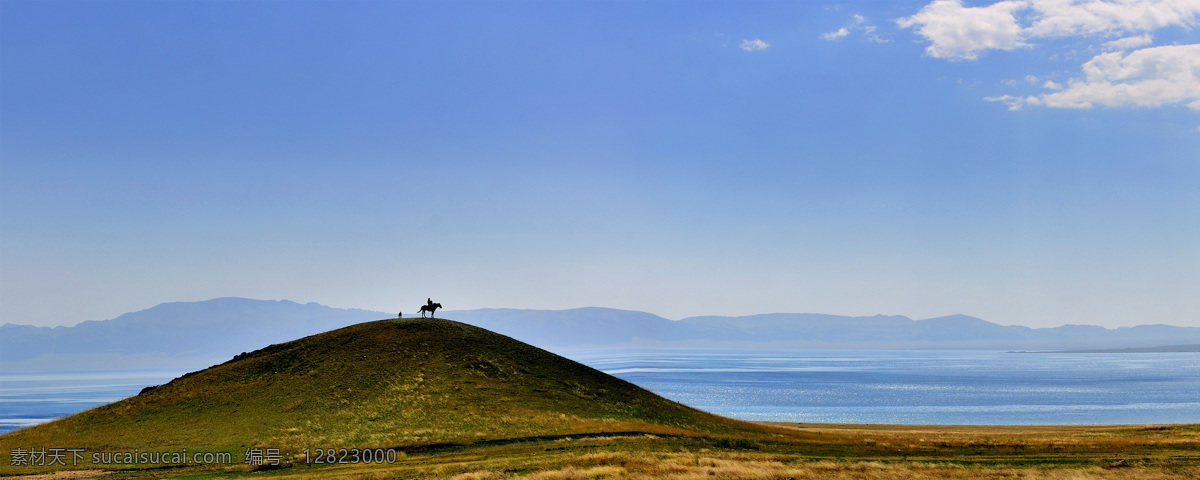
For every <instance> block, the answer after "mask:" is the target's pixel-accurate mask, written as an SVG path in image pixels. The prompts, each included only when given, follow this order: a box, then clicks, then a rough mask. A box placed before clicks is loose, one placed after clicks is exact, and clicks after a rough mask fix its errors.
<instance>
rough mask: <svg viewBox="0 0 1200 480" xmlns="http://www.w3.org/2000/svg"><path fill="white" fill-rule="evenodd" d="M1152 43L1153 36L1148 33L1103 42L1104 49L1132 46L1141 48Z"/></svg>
mask: <svg viewBox="0 0 1200 480" xmlns="http://www.w3.org/2000/svg"><path fill="white" fill-rule="evenodd" d="M1151 43H1154V36H1152V35H1150V34H1149V33H1146V34H1142V35H1138V36H1136V37H1125V38H1120V39H1117V40H1113V41H1111V42H1104V45H1103V46H1104V49H1105V50H1108V51H1113V50H1117V51H1125V50H1131V49H1134V48H1142V47H1145V46H1147V45H1150V44H1151Z"/></svg>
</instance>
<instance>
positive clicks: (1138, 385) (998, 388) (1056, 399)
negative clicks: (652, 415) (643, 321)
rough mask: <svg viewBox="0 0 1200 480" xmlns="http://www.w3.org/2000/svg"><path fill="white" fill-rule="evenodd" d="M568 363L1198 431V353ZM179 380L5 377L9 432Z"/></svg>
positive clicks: (854, 404)
mask: <svg viewBox="0 0 1200 480" xmlns="http://www.w3.org/2000/svg"><path fill="white" fill-rule="evenodd" d="M559 353H560V354H563V355H564V356H567V357H569V358H572V359H574V360H577V361H580V362H582V363H585V364H587V365H590V366H592V367H595V368H597V369H600V370H603V371H605V372H608V373H610V374H613V375H615V376H617V377H620V378H623V379H625V380H628V381H630V382H633V383H635V384H638V385H641V386H643V387H645V388H648V389H650V390H652V391H654V392H656V393H658V394H660V395H662V396H664V397H667V398H670V399H672V400H676V401H679V402H682V403H685V404H688V405H691V406H694V407H697V408H700V409H702V410H707V411H709V412H713V413H716V414H720V415H725V416H728V417H733V418H740V419H745V420H773V421H788V422H837V423H898V424H972V425H1039V424H1046V425H1049V424H1144V423H1200V353H1129V354H1113V353H1077V354H1019V353H1005V352H987V351H985V352H981V351H875V350H853V351H851V350H696V349H597V350H567V351H560V352H559ZM183 373H184V372H183V371H175V370H114V371H86V372H85V371H79V372H0V433H2V432H7V431H10V430H13V429H16V428H20V427H23V426H27V425H32V424H36V423H39V422H43V421H46V420H49V419H52V418H57V417H61V416H64V415H69V414H71V413H75V412H78V411H82V410H85V409H88V408H91V407H93V406H96V405H101V404H104V403H108V402H113V401H116V400H119V399H121V398H124V397H128V396H131V395H135V394H137V393H138V391H140V390H141V389H142V388H143V387H146V386H148V385H158V384H162V383H165V382H167V381H169V380H170V379H172V378H174V377H177V376H179V375H182V374H183Z"/></svg>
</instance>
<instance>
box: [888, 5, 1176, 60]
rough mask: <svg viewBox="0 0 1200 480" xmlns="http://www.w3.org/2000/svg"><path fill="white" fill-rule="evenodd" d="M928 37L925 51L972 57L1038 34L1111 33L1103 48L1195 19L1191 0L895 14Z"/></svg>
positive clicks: (1025, 42)
mask: <svg viewBox="0 0 1200 480" xmlns="http://www.w3.org/2000/svg"><path fill="white" fill-rule="evenodd" d="M896 23H897V24H898V25H899V26H900V27H901V28H915V30H916V32H917V33H918V34H919V35H921V36H923V37H925V39H926V40H928V41H929V42H930V45H929V47H927V48H926V49H925V52H926V53H927V54H928V55H929V56H932V57H937V58H946V59H950V60H975V59H977V58H979V56H980V55H981V54H983V53H986V52H987V51H989V50H1013V49H1015V48H1019V47H1025V46H1030V45H1031V43H1030V42H1031V41H1032V40H1035V39H1039V38H1053V37H1067V36H1101V37H1113V36H1118V35H1126V38H1123V39H1118V40H1114V41H1112V42H1109V43H1108V44H1106V45H1110V46H1109V50H1127V49H1131V48H1138V47H1142V46H1146V45H1149V44H1150V42H1151V41H1152V37H1149V36H1146V35H1140V34H1146V33H1148V32H1152V31H1154V30H1157V29H1160V28H1165V27H1169V26H1182V27H1190V26H1196V25H1200V1H1197V0H1082V1H1079V0H1005V1H1001V2H996V3H993V4H991V5H987V6H982V7H964V6H963V5H962V1H961V0H934V1H933V2H931V3H929V4H928V5H926V6H925V7H924V8H922V9H921V11H920V12H917V14H916V15H913V16H911V17H906V18H901V19H899V20H896Z"/></svg>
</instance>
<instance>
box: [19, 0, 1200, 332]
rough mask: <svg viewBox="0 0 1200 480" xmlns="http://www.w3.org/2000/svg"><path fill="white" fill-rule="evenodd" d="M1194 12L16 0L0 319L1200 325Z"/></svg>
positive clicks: (1003, 5) (989, 6) (1134, 7)
mask: <svg viewBox="0 0 1200 480" xmlns="http://www.w3.org/2000/svg"><path fill="white" fill-rule="evenodd" d="M1196 27H1200V6H1198V5H1196V4H1195V2H1194V1H1172V0H1164V1H1144V0H1123V1H1120V2H1117V1H1116V0H1113V1H1105V0H1085V1H1075V2H1065V3H1063V2H1050V1H1048V0H1016V1H1006V2H990V1H984V2H968V3H966V4H963V3H959V2H956V1H952V0H937V1H934V2H925V1H913V2H842V3H838V2H819V1H806V2H486V3H482V2H481V3H476V2H449V3H445V2H289V3H284V2H132V1H131V2H105V1H95V2H21V1H8V0H6V1H3V2H0V187H2V189H0V318H2V320H0V321H3V322H11V323H30V324H36V325H71V324H75V323H77V322H79V321H84V320H94V319H106V318H112V317H115V316H117V315H119V314H121V313H124V312H127V311H133V310H139V309H144V308H148V307H150V306H153V305H155V304H157V303H161V302H168V301H191V300H203V299H208V298H213V297H219V296H242V297H252V298H265V299H272V298H275V299H279V298H283V299H290V300H294V301H300V302H309V301H315V302H319V303H323V304H327V305H332V306H337V307H354V308H368V309H378V310H383V311H397V310H404V311H409V310H415V307H416V306H418V305H419V304H420V303H421V302H423V301H424V299H425V298H426V297H434V298H435V299H436V300H440V301H441V302H442V303H443V304H445V305H446V307H447V308H450V309H469V308H481V307H513V308H544V309H559V308H573V307H582V306H605V307H613V308H622V309H633V310H643V311H648V312H651V313H655V314H659V315H662V316H665V317H668V318H682V317H686V316H691V315H703V314H716V315H740V314H752V313H766V312H816V313H831V314H845V315H873V314H877V313H883V314H900V315H908V316H910V317H913V318H927V317H934V316H941V315H949V314H954V313H964V314H969V315H974V316H978V317H980V318H984V319H986V320H989V321H993V322H997V323H1001V324H1019V325H1029V326H1057V325H1062V324H1070V323H1089V324H1099V325H1105V326H1109V327H1113V326H1121V325H1136V324H1145V323H1168V324H1175V325H1192V326H1200V45H1197V44H1198V43H1200V41H1198V38H1200V36H1198V34H1197V33H1196Z"/></svg>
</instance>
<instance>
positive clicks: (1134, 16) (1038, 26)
mask: <svg viewBox="0 0 1200 480" xmlns="http://www.w3.org/2000/svg"><path fill="white" fill-rule="evenodd" d="M1030 5H1031V7H1032V8H1033V10H1034V11H1035V16H1034V18H1035V20H1034V22H1033V24H1032V25H1031V26H1030V27H1029V29H1028V35H1029V36H1032V37H1055V36H1068V35H1099V34H1111V33H1113V32H1130V33H1135V32H1149V31H1153V30H1157V29H1160V28H1163V27H1167V26H1171V25H1193V24H1195V23H1196V22H1197V20H1200V2H1197V1H1196V0H1085V1H1072V0H1032V1H1031V2H1030Z"/></svg>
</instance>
